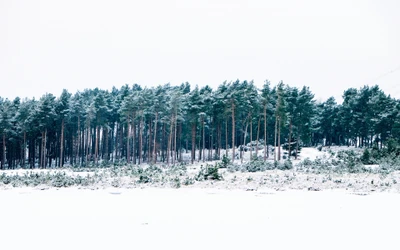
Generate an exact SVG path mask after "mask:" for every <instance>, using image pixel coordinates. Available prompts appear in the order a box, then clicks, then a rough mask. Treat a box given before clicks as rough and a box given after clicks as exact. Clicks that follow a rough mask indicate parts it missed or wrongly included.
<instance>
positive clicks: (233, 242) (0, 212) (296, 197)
mask: <svg viewBox="0 0 400 250" xmlns="http://www.w3.org/2000/svg"><path fill="white" fill-rule="evenodd" d="M360 194H361V195H360ZM0 202H1V203H0V204H1V206H0V216H1V219H0V249H7V250H10V249H40V250H45V249H96V250H97V249H221V250H222V249H398V228H397V227H398V225H399V223H400V215H399V211H400V194H398V193H388V192H379V193H369V194H362V193H359V195H356V194H354V193H350V192H347V191H344V190H327V191H320V192H309V191H302V190H299V191H295V190H290V191H275V190H268V189H258V190H257V191H254V192H246V191H242V190H218V189H209V188H203V189H201V188H187V189H166V188H146V189H140V188H137V189H114V188H106V189H98V190H89V189H82V190H80V189H78V188H76V187H74V188H64V189H55V188H51V189H48V190H38V189H36V188H14V189H4V190H1V191H0Z"/></svg>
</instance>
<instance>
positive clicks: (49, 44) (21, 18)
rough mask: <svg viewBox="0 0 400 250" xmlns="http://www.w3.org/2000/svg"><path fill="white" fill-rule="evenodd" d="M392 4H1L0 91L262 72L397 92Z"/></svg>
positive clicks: (320, 89) (214, 80) (35, 93)
mask: <svg viewBox="0 0 400 250" xmlns="http://www.w3.org/2000/svg"><path fill="white" fill-rule="evenodd" d="M399 10H400V1H398V0H376V1H368V0H353V1H348V0H335V1H321V0H302V1H300V0H280V1H269V0H260V1H257V0H243V1H239V0H209V1H207V0H193V1H191V0H175V1H168V0H146V1H144V0H143V1H128V0H127V1H100V0H89V1H84V0H68V1H67V0H65V1H56V0H43V1H39V0H38V1H32V0H25V1H18V0H0V96H2V97H7V98H9V99H13V98H15V97H16V96H19V97H22V98H23V97H29V98H31V97H36V98H39V97H40V96H42V95H43V94H44V93H46V92H48V93H52V94H54V95H57V96H58V95H59V94H60V93H61V91H62V89H63V88H66V89H68V90H69V91H70V92H73V93H74V92H76V91H77V90H83V89H85V88H95V87H99V88H102V89H111V87H112V86H116V87H118V88H119V87H121V86H122V85H124V84H126V83H127V84H133V83H138V84H140V85H142V86H156V85H159V84H164V83H167V82H170V83H171V84H173V85H177V84H180V83H182V82H186V81H188V82H190V83H191V85H192V86H194V85H196V84H198V85H199V86H204V85H206V84H208V85H210V86H212V87H213V88H216V87H217V86H218V85H219V84H221V83H222V82H223V81H224V80H228V81H230V80H236V79H240V80H254V82H255V83H256V85H257V86H260V87H261V86H262V84H263V82H264V80H266V79H269V80H270V81H271V82H272V83H273V84H276V83H277V82H279V81H280V80H283V82H284V83H286V84H289V85H291V86H298V87H302V86H303V85H306V86H309V87H310V88H311V90H312V91H313V92H314V93H315V95H316V98H317V99H321V100H324V99H326V98H328V97H330V96H334V97H336V98H341V95H342V93H343V91H344V90H345V89H347V88H349V87H356V88H359V87H361V86H363V85H365V84H369V85H371V84H378V85H380V87H381V88H382V89H383V90H384V91H385V92H387V93H391V94H392V96H395V97H397V98H400V31H399V27H400V15H399V14H398V13H399Z"/></svg>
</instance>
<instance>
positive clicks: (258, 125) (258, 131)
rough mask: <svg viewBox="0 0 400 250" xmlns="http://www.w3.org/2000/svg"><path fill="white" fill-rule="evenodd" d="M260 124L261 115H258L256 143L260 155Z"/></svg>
mask: <svg viewBox="0 0 400 250" xmlns="http://www.w3.org/2000/svg"><path fill="white" fill-rule="evenodd" d="M260 125H261V117H258V124H257V144H256V156H257V157H258V141H259V140H260Z"/></svg>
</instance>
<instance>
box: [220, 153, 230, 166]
mask: <svg viewBox="0 0 400 250" xmlns="http://www.w3.org/2000/svg"><path fill="white" fill-rule="evenodd" d="M231 163H232V162H231V159H230V158H228V157H227V156H226V155H225V154H224V155H223V156H222V160H221V164H220V165H219V167H220V168H227V167H228V166H229V165H230V164H231Z"/></svg>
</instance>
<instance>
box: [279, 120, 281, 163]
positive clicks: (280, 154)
mask: <svg viewBox="0 0 400 250" xmlns="http://www.w3.org/2000/svg"><path fill="white" fill-rule="evenodd" d="M280 160H281V119H279V120H278V161H280Z"/></svg>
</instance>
